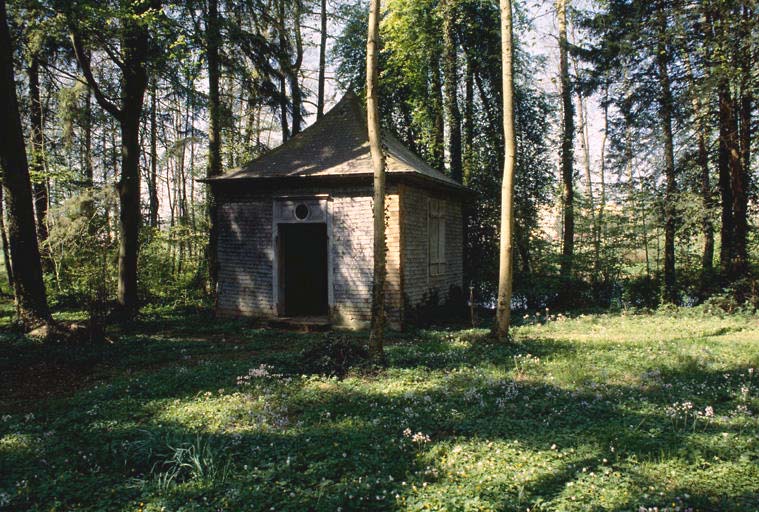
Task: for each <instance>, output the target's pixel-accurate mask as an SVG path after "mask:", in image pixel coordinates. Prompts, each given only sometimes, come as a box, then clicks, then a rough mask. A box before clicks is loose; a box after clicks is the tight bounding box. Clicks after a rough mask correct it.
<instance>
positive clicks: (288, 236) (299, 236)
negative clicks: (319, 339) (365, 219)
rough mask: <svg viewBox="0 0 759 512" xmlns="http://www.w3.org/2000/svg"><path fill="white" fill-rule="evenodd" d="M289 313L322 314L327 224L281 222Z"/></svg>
mask: <svg viewBox="0 0 759 512" xmlns="http://www.w3.org/2000/svg"><path fill="white" fill-rule="evenodd" d="M279 237H280V242H281V246H280V251H281V252H280V258H281V259H280V264H281V265H282V277H283V278H284V292H285V297H284V306H285V311H284V312H285V315H286V316H322V315H326V314H327V313H328V310H329V304H328V298H327V225H326V224H280V225H279Z"/></svg>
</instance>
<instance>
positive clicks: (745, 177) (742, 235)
mask: <svg viewBox="0 0 759 512" xmlns="http://www.w3.org/2000/svg"><path fill="white" fill-rule="evenodd" d="M736 14H739V15H740V16H741V30H740V33H741V36H742V37H741V40H740V43H739V44H736V49H735V52H736V61H737V66H736V67H737V68H738V69H740V70H741V72H740V78H739V91H738V95H737V97H736V106H735V108H734V112H736V114H737V115H736V117H737V121H738V134H737V141H736V142H737V144H736V146H735V150H733V151H731V154H730V161H731V173H732V185H733V215H734V219H735V239H734V249H735V259H734V262H733V275H734V276H735V277H741V276H743V275H745V274H746V272H747V271H748V270H749V267H748V249H747V240H746V237H747V236H748V195H749V190H750V188H751V184H750V176H751V173H750V171H751V169H750V166H751V113H752V108H753V90H752V87H751V86H752V84H751V74H752V69H753V68H755V63H754V62H753V59H752V57H753V56H752V54H751V52H752V50H753V48H754V46H753V45H752V43H751V36H752V34H751V28H752V26H753V24H755V23H756V20H754V19H753V12H752V9H751V8H750V7H749V6H748V5H745V4H744V5H743V6H742V7H741V12H739V13H736Z"/></svg>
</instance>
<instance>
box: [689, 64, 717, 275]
mask: <svg viewBox="0 0 759 512" xmlns="http://www.w3.org/2000/svg"><path fill="white" fill-rule="evenodd" d="M683 62H684V63H685V70H686V72H687V74H688V80H689V81H690V84H689V88H690V97H691V106H692V107H693V115H694V117H695V118H696V119H695V121H696V139H697V141H698V143H697V144H698V166H699V170H700V173H699V175H700V176H699V177H700V181H701V184H700V185H701V204H702V206H703V209H704V213H703V217H702V219H701V230H702V234H703V237H704V250H703V253H702V255H701V286H702V288H705V287H706V286H707V284H708V283H709V281H710V280H711V276H712V271H713V267H714V265H713V261H714V226H713V225H712V219H711V209H712V206H713V201H712V187H711V180H710V178H709V151H708V147H707V139H708V137H709V132H708V127H707V124H706V116H707V112H706V110H707V109H706V108H705V106H704V102H703V100H702V99H701V96H700V94H699V91H698V90H697V83H696V75H695V73H694V72H693V65H692V63H691V56H690V54H686V55H684V56H683Z"/></svg>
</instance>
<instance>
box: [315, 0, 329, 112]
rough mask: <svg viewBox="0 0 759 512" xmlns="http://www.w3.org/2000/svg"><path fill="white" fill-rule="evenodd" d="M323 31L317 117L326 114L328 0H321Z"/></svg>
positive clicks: (320, 49)
mask: <svg viewBox="0 0 759 512" xmlns="http://www.w3.org/2000/svg"><path fill="white" fill-rule="evenodd" d="M321 2H322V6H321V7H322V10H321V31H320V33H319V35H320V36H321V37H320V41H319V85H318V87H319V90H318V94H317V99H316V118H317V119H321V117H322V116H323V115H324V91H325V74H326V67H327V66H326V62H327V0H321Z"/></svg>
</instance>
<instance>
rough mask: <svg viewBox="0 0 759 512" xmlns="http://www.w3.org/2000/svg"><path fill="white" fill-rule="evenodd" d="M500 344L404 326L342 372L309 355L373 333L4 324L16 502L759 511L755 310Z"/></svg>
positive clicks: (537, 333) (603, 320)
mask: <svg viewBox="0 0 759 512" xmlns="http://www.w3.org/2000/svg"><path fill="white" fill-rule="evenodd" d="M486 334H487V333H486V331H484V330H425V331H416V332H412V333H406V334H403V335H392V336H390V340H389V342H388V345H387V347H386V352H387V359H388V366H387V368H384V369H376V368H375V369H360V368H353V369H351V370H349V371H348V373H347V374H346V375H344V376H343V377H341V378H338V377H334V376H332V377H329V376H325V375H321V374H319V373H318V372H317V371H315V370H314V369H315V368H317V369H318V368H323V369H328V368H330V367H332V365H333V363H334V362H335V361H334V360H332V359H330V357H329V354H328V353H327V352H325V353H324V357H322V358H318V360H314V359H313V358H314V355H313V354H314V352H313V351H312V352H311V355H310V356H309V357H310V358H311V360H307V358H306V356H304V353H305V352H307V351H308V350H309V348H310V347H314V346H317V347H325V346H327V345H326V344H325V340H328V341H329V342H330V343H331V344H332V345H331V346H332V347H333V348H334V347H336V346H337V347H343V348H344V349H345V350H344V351H343V353H346V354H350V350H351V347H354V345H353V343H354V340H355V343H358V344H361V343H363V342H364V341H365V335H364V334H361V333H358V334H324V333H318V334H298V333H293V332H285V331H276V330H262V329H256V328H252V327H250V326H249V325H247V324H245V323H238V322H218V321H213V320H211V319H210V317H208V316H207V315H204V314H203V313H193V314H181V313H178V312H172V311H162V312H161V311H159V312H157V313H156V314H155V315H153V316H151V315H148V316H146V318H145V319H144V320H142V321H141V322H140V323H139V324H138V325H137V326H135V327H134V328H133V329H132V330H131V331H130V332H128V333H120V334H119V336H118V338H116V339H114V341H113V343H109V344H106V345H102V346H79V347H72V346H64V345H42V344H38V343H34V342H31V341H29V340H26V339H25V338H23V337H19V336H17V335H13V334H11V333H8V332H6V333H3V334H2V336H1V337H0V389H2V394H1V395H0V510H123V511H127V510H129V511H159V510H165V511H173V510H219V511H221V510H225V511H237V510H292V511H306V510H330V511H335V510H343V511H348V510H462V511H464V510H466V511H470V510H471V511H474V510H502V511H510V510H514V511H516V510H521V511H526V510H530V511H538V510H566V511H570V510H577V511H586V510H599V511H600V510H631V511H639V510H641V507H642V509H644V510H649V509H650V510H654V509H653V507H658V510H659V511H662V510H688V509H693V510H759V376H758V375H757V370H759V319H758V318H757V317H755V316H724V317H722V316H714V315H710V314H706V313H704V312H703V311H700V310H677V311H669V312H667V313H652V314H645V315H624V314H598V315H578V316H576V317H573V318H566V317H563V316H552V317H550V318H548V319H546V318H545V315H542V316H530V317H527V318H524V319H522V325H520V326H518V327H516V328H515V329H514V341H513V343H512V344H509V345H494V344H492V343H489V342H488V339H487V336H486ZM346 347H347V348H346ZM354 348H355V347H354ZM304 351H305V352H304ZM317 353H318V350H317ZM755 369H757V370H755Z"/></svg>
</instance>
